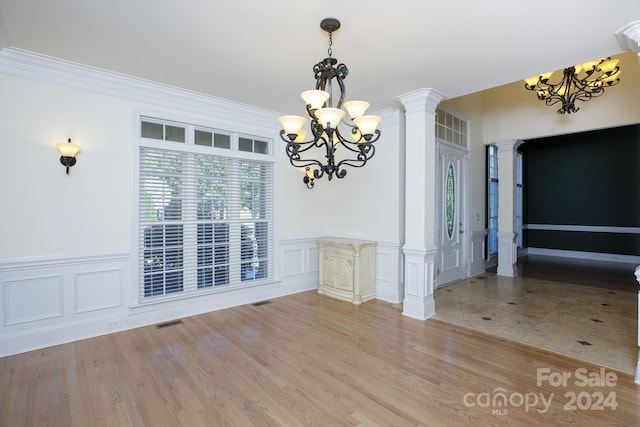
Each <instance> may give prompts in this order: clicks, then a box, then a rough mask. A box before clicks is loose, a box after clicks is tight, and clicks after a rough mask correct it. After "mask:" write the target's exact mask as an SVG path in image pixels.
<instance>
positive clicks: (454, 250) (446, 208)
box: [436, 143, 466, 286]
mask: <svg viewBox="0 0 640 427" xmlns="http://www.w3.org/2000/svg"><path fill="white" fill-rule="evenodd" d="M438 145H439V147H438V151H439V156H438V159H439V169H440V171H439V178H438V181H439V188H440V191H439V196H438V199H439V200H438V201H439V203H438V206H440V208H439V212H438V218H437V223H438V224H439V226H438V228H439V230H438V236H439V243H440V245H439V246H440V248H439V249H440V251H439V256H438V275H437V282H436V283H437V286H442V285H445V284H447V283H451V282H455V281H456V280H460V279H462V278H463V277H464V253H465V251H464V245H463V242H464V239H463V237H464V231H465V224H464V222H465V221H464V217H465V216H464V214H463V213H464V203H465V201H464V197H463V195H464V191H463V190H464V181H463V173H462V169H463V165H464V158H465V154H466V153H465V151H464V150H463V149H460V148H456V147H452V146H449V145H446V144H444V143H440V144H438Z"/></svg>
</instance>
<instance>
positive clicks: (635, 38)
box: [615, 21, 640, 54]
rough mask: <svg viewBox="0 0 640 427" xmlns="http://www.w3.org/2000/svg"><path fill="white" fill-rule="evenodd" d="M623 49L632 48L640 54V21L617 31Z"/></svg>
mask: <svg viewBox="0 0 640 427" xmlns="http://www.w3.org/2000/svg"><path fill="white" fill-rule="evenodd" d="M615 35H616V39H618V45H619V46H620V49H622V50H632V51H634V52H637V53H639V54H640V21H634V22H631V23H629V24H627V25H625V26H624V27H622V28H620V29H619V30H618V31H616V32H615Z"/></svg>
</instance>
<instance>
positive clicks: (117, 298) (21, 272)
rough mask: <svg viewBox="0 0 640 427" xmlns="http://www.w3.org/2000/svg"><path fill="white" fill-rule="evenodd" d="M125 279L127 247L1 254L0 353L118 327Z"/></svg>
mask: <svg viewBox="0 0 640 427" xmlns="http://www.w3.org/2000/svg"><path fill="white" fill-rule="evenodd" d="M129 284H130V277H129V254H128V253H115V254H114V253H99V254H82V255H69V256H51V257H34V258H24V259H17V260H0V285H1V286H2V291H1V292H0V298H2V301H1V304H0V307H2V311H3V314H2V319H3V324H2V325H1V327H0V357H2V356H7V355H10V354H16V353H21V352H24V351H29V350H34V349H38V348H43V347H48V346H51V345H56V344H61V343H64V342H69V341H74V340H78V339H82V338H88V337H91V336H96V335H101V334H105V333H108V332H112V331H113V330H116V329H118V328H119V327H120V326H121V325H122V324H123V322H122V321H121V319H123V318H124V317H125V316H126V315H127V312H128V308H127V306H126V304H125V301H124V295H125V292H124V290H125V287H126V286H129ZM120 329H122V328H120Z"/></svg>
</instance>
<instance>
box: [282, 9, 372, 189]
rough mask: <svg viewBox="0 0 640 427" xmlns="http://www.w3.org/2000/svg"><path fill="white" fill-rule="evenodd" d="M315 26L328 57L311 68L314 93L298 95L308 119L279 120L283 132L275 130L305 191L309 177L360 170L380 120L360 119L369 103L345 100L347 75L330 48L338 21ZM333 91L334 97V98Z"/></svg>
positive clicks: (347, 72)
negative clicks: (325, 36) (323, 35)
mask: <svg viewBox="0 0 640 427" xmlns="http://www.w3.org/2000/svg"><path fill="white" fill-rule="evenodd" d="M320 27H321V28H322V29H323V30H325V31H327V32H328V33H329V49H328V57H326V58H324V59H323V60H322V61H320V62H318V63H317V64H315V65H314V67H313V73H314V77H315V79H316V84H315V90H307V91H304V92H302V94H301V95H300V96H301V97H302V99H303V100H304V102H305V106H306V114H307V117H306V118H305V117H301V116H282V117H280V118H279V121H280V123H281V124H282V126H283V128H284V129H283V130H281V131H280V138H281V139H282V140H283V141H284V142H285V143H286V144H287V145H286V150H285V152H286V154H287V157H288V158H289V161H290V163H291V164H292V165H293V166H295V167H300V168H305V172H306V175H305V177H304V179H303V180H304V182H305V184H307V187H308V188H312V187H313V180H314V179H319V178H322V177H323V176H324V175H325V174H326V175H327V178H328V180H329V181H331V179H332V178H333V176H336V177H338V178H344V177H345V176H346V175H347V169H345V167H346V166H349V167H358V168H359V167H363V166H364V165H365V164H366V163H367V161H368V160H369V159H371V158H372V157H373V155H374V154H375V148H374V146H373V145H372V144H373V143H374V142H376V141H377V140H378V139H379V138H380V135H381V132H380V130H378V129H377V126H378V124H379V123H380V120H381V119H380V117H378V116H369V115H365V112H366V110H367V109H368V108H369V103H368V102H365V101H348V102H345V93H346V88H345V84H344V79H345V78H346V77H347V76H348V75H349V69H348V68H347V66H346V64H344V63H338V61H337V60H336V59H335V58H333V57H332V50H331V46H332V33H333V31H335V30H337V29H338V28H340V22H339V21H338V20H337V19H334V18H326V19H324V20H323V21H322V22H321V24H320ZM334 89H335V90H336V95H337V99H336V98H334ZM334 105H335V107H334ZM342 108H344V110H343V109H342ZM345 110H346V112H345ZM345 116H348V117H345ZM307 120H310V131H311V136H310V139H308V140H305V138H306V136H307V135H308V134H309V132H308V131H305V130H303V129H302V126H303V125H304V124H305V123H306V121H307ZM340 126H343V127H345V126H346V127H347V128H348V129H349V132H348V133H347V134H345V135H343V132H342V131H341V130H340ZM318 151H319V152H318ZM336 153H341V154H340V155H341V157H340V158H336ZM351 153H353V154H351ZM314 154H315V155H314ZM303 155H304V157H303ZM311 168H313V170H311ZM310 184H311V185H310Z"/></svg>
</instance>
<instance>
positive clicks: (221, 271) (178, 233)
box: [138, 118, 274, 302]
mask: <svg viewBox="0 0 640 427" xmlns="http://www.w3.org/2000/svg"><path fill="white" fill-rule="evenodd" d="M140 124H141V126H140V135H139V140H138V166H139V170H138V176H139V188H138V256H139V276H140V292H139V300H140V301H141V302H145V301H149V300H152V299H153V300H155V299H158V298H176V297H179V296H185V295H189V294H195V293H199V292H208V291H211V290H212V289H224V288H229V287H235V286H243V285H247V284H250V283H256V282H264V281H267V279H271V278H272V271H273V249H272V247H273V163H274V160H273V158H272V156H270V148H271V141H270V140H269V139H265V138H259V137H254V136H248V135H239V134H237V133H234V132H229V131H220V130H215V129H207V128H203V127H199V126H194V125H191V124H185V123H172V122H168V121H162V120H156V119H150V118H142V119H141V122H140Z"/></svg>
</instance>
